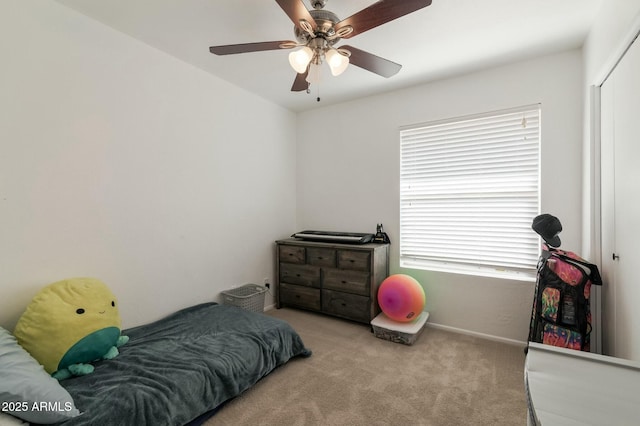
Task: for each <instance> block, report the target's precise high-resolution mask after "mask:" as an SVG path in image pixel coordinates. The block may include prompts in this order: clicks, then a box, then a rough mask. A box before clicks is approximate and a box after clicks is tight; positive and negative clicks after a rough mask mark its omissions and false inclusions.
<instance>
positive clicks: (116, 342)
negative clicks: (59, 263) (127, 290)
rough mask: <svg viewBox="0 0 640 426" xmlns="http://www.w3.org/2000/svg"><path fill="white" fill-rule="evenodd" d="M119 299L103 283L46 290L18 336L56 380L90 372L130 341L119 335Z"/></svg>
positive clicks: (80, 281)
mask: <svg viewBox="0 0 640 426" xmlns="http://www.w3.org/2000/svg"><path fill="white" fill-rule="evenodd" d="M120 324H121V322H120V314H119V312H118V305H117V301H116V298H115V296H114V295H113V293H112V292H111V290H109V288H108V287H107V286H106V285H105V284H104V283H103V282H101V281H100V280H97V279H94V278H71V279H67V280H63V281H58V282H55V283H53V284H49V285H48V286H46V287H44V288H43V289H42V290H40V292H39V293H38V294H36V296H35V297H34V298H33V300H32V301H31V303H30V304H29V306H27V309H26V310H25V312H24V313H23V314H22V316H21V317H20V319H19V320H18V323H17V325H16V328H15V331H14V336H15V337H16V339H17V340H18V343H20V345H21V346H22V347H23V348H24V349H26V350H27V352H29V353H30V354H31V356H33V357H34V358H35V359H36V360H37V361H38V362H40V364H42V365H43V366H44V369H45V370H46V371H47V372H48V373H50V374H51V375H52V376H53V377H55V378H56V379H58V380H63V379H66V378H68V377H71V376H72V375H75V376H81V375H85V374H89V373H92V372H93V370H94V367H93V365H91V364H89V363H90V362H92V361H96V360H100V359H112V358H115V357H116V356H117V355H118V349H117V348H118V347H120V346H122V345H124V344H125V343H126V342H127V341H128V340H129V338H128V337H127V336H122V335H121V333H120V327H121V325H120Z"/></svg>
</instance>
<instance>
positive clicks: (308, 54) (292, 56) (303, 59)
mask: <svg viewBox="0 0 640 426" xmlns="http://www.w3.org/2000/svg"><path fill="white" fill-rule="evenodd" d="M311 59H313V51H312V50H311V48H309V47H308V46H304V47H303V48H302V49H300V50H295V51H293V52H291V53H289V64H290V65H291V68H293V69H294V70H295V71H296V72H297V73H298V74H302V73H304V72H305V71H306V70H307V66H308V65H309V62H311Z"/></svg>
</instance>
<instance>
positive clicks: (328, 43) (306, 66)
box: [209, 0, 432, 92]
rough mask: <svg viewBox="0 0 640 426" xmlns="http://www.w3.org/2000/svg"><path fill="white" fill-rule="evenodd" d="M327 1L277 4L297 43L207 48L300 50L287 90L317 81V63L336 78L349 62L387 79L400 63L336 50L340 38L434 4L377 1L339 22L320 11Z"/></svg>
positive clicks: (349, 49) (284, 0)
mask: <svg viewBox="0 0 640 426" xmlns="http://www.w3.org/2000/svg"><path fill="white" fill-rule="evenodd" d="M326 1H327V0H310V3H311V6H313V10H307V8H306V6H305V5H304V3H303V2H302V0H276V3H278V4H279V5H280V7H281V8H282V10H284V12H285V13H286V14H287V15H288V16H289V18H290V19H291V20H292V21H293V23H294V24H295V26H294V33H295V37H296V40H297V41H291V40H281V41H264V42H258V43H243V44H228V45H222V46H211V47H210V48H209V51H210V52H211V53H213V54H216V55H233V54H237V53H247V52H259V51H264V50H277V49H293V48H296V47H300V48H301V49H299V50H296V51H293V52H291V53H290V54H289V63H290V64H291V66H292V68H293V69H294V70H295V71H296V72H297V75H296V78H295V80H294V82H293V86H292V87H291V91H293V92H300V91H307V92H308V91H309V85H310V84H316V83H319V81H320V73H321V68H320V65H321V64H322V63H323V61H326V62H327V63H328V65H329V68H330V69H331V74H332V75H334V76H337V75H340V74H341V73H342V72H344V70H345V69H346V68H347V66H348V65H349V63H351V64H353V65H355V66H357V67H360V68H363V69H365V70H367V71H371V72H373V73H375V74H378V75H381V76H383V77H387V78H388V77H391V76H393V75H395V74H396V73H398V71H400V68H402V65H400V64H397V63H395V62H392V61H390V60H388V59H384V58H381V57H379V56H376V55H374V54H372V53H369V52H365V51H363V50H360V49H357V48H355V47H353V46H340V47H337V48H336V47H334V45H335V44H336V43H338V42H339V41H340V40H341V39H343V38H344V39H349V38H351V37H353V36H356V35H358V34H361V33H363V32H365V31H368V30H370V29H372V28H375V27H377V26H379V25H382V24H385V23H387V22H389V21H392V20H394V19H397V18H400V17H401V16H404V15H407V14H409V13H412V12H415V11H416V10H419V9H422V8H424V7H427V6H429V5H430V4H431V1H432V0H380V1H378V2H376V3H374V4H372V5H371V6H369V7H367V8H365V9H362V10H361V11H359V12H356V13H355V14H353V15H351V16H350V17H348V18H346V19H343V20H340V19H339V18H338V17H337V16H336V14H335V13H333V12H330V11H328V10H325V9H324V6H325V4H326Z"/></svg>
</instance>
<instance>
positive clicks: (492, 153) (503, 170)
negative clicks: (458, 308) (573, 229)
mask: <svg viewBox="0 0 640 426" xmlns="http://www.w3.org/2000/svg"><path fill="white" fill-rule="evenodd" d="M539 163H540V106H539V105H535V106H529V107H524V108H518V109H511V110H507V111H499V112H493V113H490V114H483V115H478V116H472V117H462V118H457V119H453V120H446V121H439V122H434V123H428V124H423V125H419V126H412V127H406V128H403V129H401V131H400V265H401V266H403V267H409V268H418V269H429V270H438V271H446V272H457V273H466V274H473V275H484V276H492V277H504V278H512V279H522V280H531V279H533V278H534V277H535V270H536V263H537V259H538V255H539V240H538V235H537V234H536V233H535V232H533V230H532V229H531V223H532V221H533V218H534V217H535V216H536V215H538V213H539V175H540V173H539Z"/></svg>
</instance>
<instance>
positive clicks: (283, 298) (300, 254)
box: [276, 238, 389, 323]
mask: <svg viewBox="0 0 640 426" xmlns="http://www.w3.org/2000/svg"><path fill="white" fill-rule="evenodd" d="M276 245H277V249H276V307H277V308H280V307H282V306H289V307H295V308H302V309H308V310H312V311H317V312H322V313H325V314H328V315H334V316H337V317H341V318H346V319H349V320H353V321H358V322H364V323H369V322H370V321H371V320H372V319H373V318H375V316H376V315H378V313H380V307H379V306H378V299H377V295H378V287H379V286H380V283H382V281H383V280H384V279H385V278H386V277H387V276H388V275H389V245H388V244H371V243H369V244H340V243H325V242H315V241H304V240H300V239H295V238H289V239H285V240H278V241H276Z"/></svg>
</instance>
